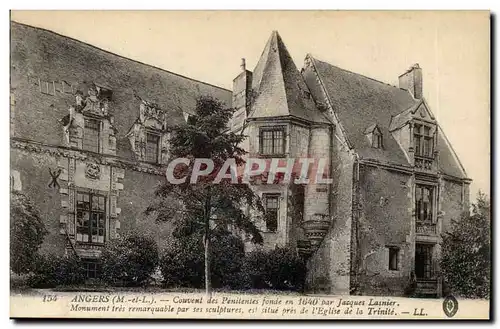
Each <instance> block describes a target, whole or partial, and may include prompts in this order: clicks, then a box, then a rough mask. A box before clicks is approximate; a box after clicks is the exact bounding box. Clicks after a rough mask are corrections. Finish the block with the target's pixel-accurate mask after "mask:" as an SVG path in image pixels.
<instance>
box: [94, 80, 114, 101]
mask: <svg viewBox="0 0 500 329" xmlns="http://www.w3.org/2000/svg"><path fill="white" fill-rule="evenodd" d="M95 87H96V91H97V95H96V96H97V98H98V99H99V100H106V101H108V102H109V101H111V98H112V96H113V91H112V90H111V89H109V88H106V87H103V86H99V85H97V84H96V85H95Z"/></svg>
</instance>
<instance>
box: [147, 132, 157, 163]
mask: <svg viewBox="0 0 500 329" xmlns="http://www.w3.org/2000/svg"><path fill="white" fill-rule="evenodd" d="M159 148H160V136H159V135H156V134H151V133H147V135H146V161H147V162H153V163H157V162H158V150H159Z"/></svg>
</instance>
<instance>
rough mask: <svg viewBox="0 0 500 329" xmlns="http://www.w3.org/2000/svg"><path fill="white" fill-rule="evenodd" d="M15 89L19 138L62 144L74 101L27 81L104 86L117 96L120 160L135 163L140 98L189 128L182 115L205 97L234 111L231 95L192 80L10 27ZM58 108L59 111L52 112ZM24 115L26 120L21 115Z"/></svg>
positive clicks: (31, 30)
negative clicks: (131, 135) (63, 124)
mask: <svg viewBox="0 0 500 329" xmlns="http://www.w3.org/2000/svg"><path fill="white" fill-rule="evenodd" d="M10 26H11V41H10V45H11V84H12V87H13V88H17V89H18V90H19V91H20V95H22V97H21V96H19V97H17V99H16V101H17V104H16V105H17V108H22V109H23V111H22V112H23V113H22V115H23V116H24V117H25V119H24V120H21V119H20V118H19V119H17V118H16V120H19V122H18V123H16V131H17V134H18V136H19V137H23V138H27V139H31V140H35V141H39V142H44V143H49V144H56V145H57V144H60V143H61V142H62V132H61V129H60V126H59V124H58V123H57V120H59V119H60V118H62V117H63V116H65V115H67V114H68V107H69V104H71V103H73V102H74V96H73V95H70V94H66V95H65V94H62V93H57V95H56V96H45V95H41V94H40V93H39V92H38V91H37V88H38V87H35V86H30V85H28V76H35V77H37V78H41V79H42V80H44V81H62V80H66V81H68V82H70V83H74V84H81V83H82V82H84V81H87V82H94V83H97V84H100V85H105V86H107V87H109V88H111V90H112V91H113V101H112V104H111V105H110V108H112V110H114V117H115V127H116V128H117V130H118V135H117V155H120V156H124V157H127V158H131V157H133V154H132V153H131V151H130V150H129V142H128V139H127V138H126V137H125V135H126V134H127V132H128V131H129V129H130V128H131V126H132V124H133V123H134V122H135V120H136V119H137V118H138V116H139V105H140V100H139V99H137V98H136V97H135V95H138V96H140V97H141V98H143V99H145V100H147V101H149V102H154V103H157V104H159V106H160V107H161V108H162V109H164V110H165V111H167V113H168V118H169V121H168V124H171V125H174V124H177V123H180V122H184V116H183V111H191V110H193V109H194V107H195V105H196V99H197V98H198V97H199V96H202V95H210V96H213V97H215V98H218V99H219V100H221V101H222V102H224V103H225V105H227V106H231V97H232V92H231V91H230V90H227V89H224V88H220V87H217V86H213V85H210V84H207V83H204V82H200V81H197V80H193V79H190V78H187V77H184V76H181V75H178V74H175V73H172V72H169V71H166V70H163V69H160V68H157V67H154V66H151V65H147V64H143V63H140V62H138V61H135V60H131V59H128V58H125V57H122V56H119V55H116V54H113V53H110V52H108V51H105V50H102V49H99V48H97V47H94V46H92V45H89V44H86V43H84V42H81V41H78V40H75V39H72V38H69V37H66V36H63V35H60V34H57V33H54V32H52V31H48V30H45V29H41V28H36V27H32V26H29V25H24V24H20V23H16V22H13V21H11V25H10ZM50 104H53V105H54V106H52V107H51V106H50ZM20 115H21V114H20Z"/></svg>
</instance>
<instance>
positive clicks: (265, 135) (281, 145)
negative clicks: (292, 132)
mask: <svg viewBox="0 0 500 329" xmlns="http://www.w3.org/2000/svg"><path fill="white" fill-rule="evenodd" d="M260 154H262V155H283V154H285V129H284V128H283V127H280V128H261V130H260Z"/></svg>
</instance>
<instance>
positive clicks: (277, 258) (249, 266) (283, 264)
mask: <svg viewBox="0 0 500 329" xmlns="http://www.w3.org/2000/svg"><path fill="white" fill-rule="evenodd" d="M243 272H244V273H247V274H248V276H249V279H250V283H251V286H252V288H255V289H276V290H295V291H301V290H302V289H303V287H304V281H305V274H306V266H305V263H304V261H303V260H302V258H300V257H299V256H298V255H297V253H296V252H295V251H294V250H293V249H291V248H280V247H276V249H274V250H269V251H263V250H256V251H252V252H250V253H248V255H247V256H246V257H245V262H244V266H243Z"/></svg>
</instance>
